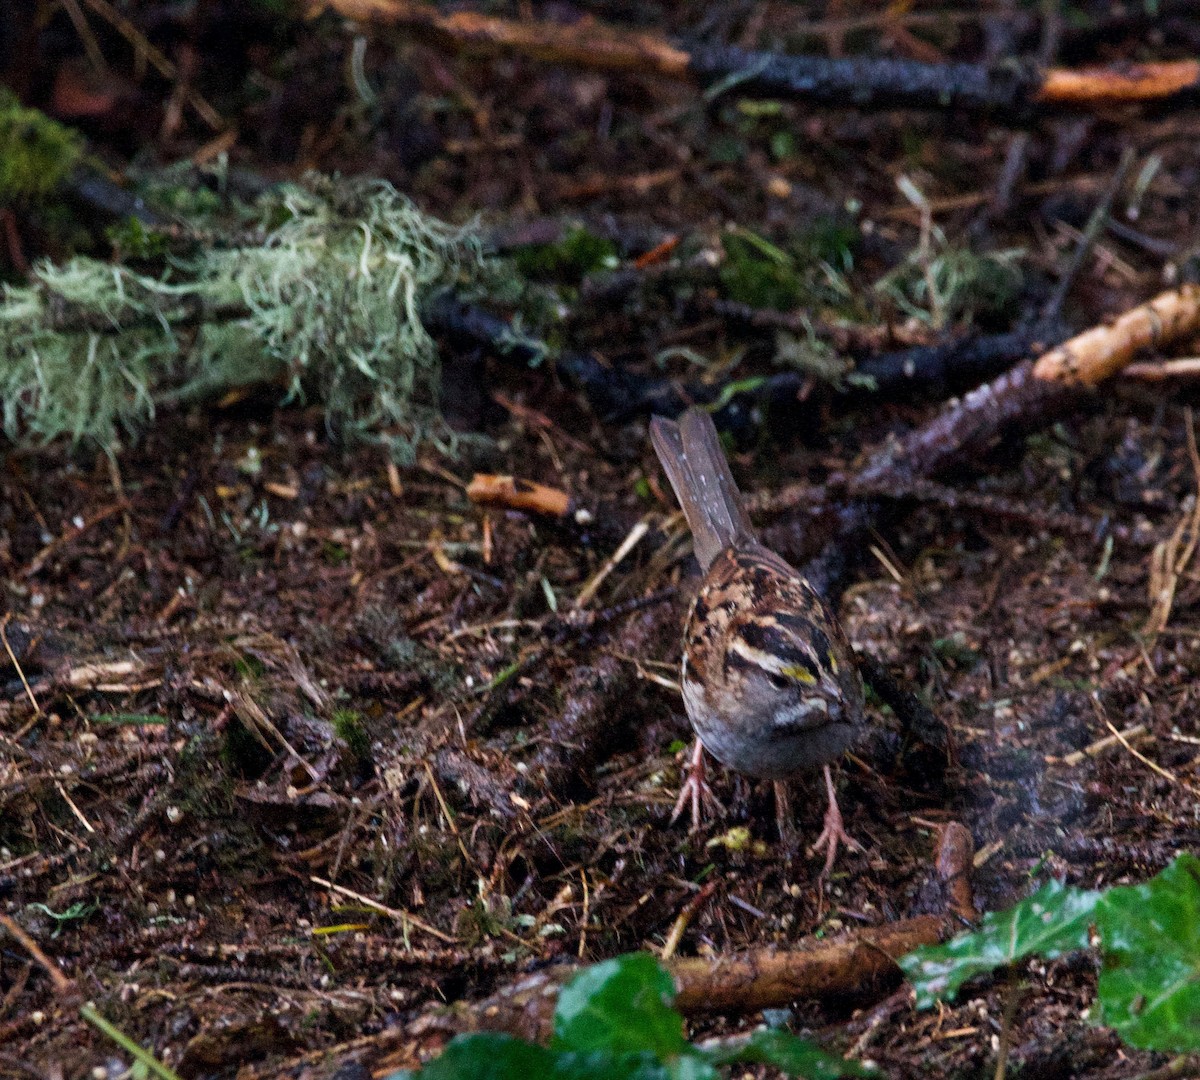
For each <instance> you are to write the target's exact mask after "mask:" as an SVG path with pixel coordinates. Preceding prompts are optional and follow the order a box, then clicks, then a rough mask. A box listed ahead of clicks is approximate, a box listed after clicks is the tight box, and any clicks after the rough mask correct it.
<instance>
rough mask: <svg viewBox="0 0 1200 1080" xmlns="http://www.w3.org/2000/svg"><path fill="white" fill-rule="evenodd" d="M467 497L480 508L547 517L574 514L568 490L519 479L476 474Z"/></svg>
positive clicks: (491, 474) (468, 488)
mask: <svg viewBox="0 0 1200 1080" xmlns="http://www.w3.org/2000/svg"><path fill="white" fill-rule="evenodd" d="M467 498H468V499H470V500H471V502H473V503H477V504H478V505H480V506H499V507H503V508H505V509H507V510H523V511H525V512H526V513H530V514H544V515H546V516H547V517H556V518H561V517H566V516H567V514H569V513H570V512H571V496H570V495H568V494H567V493H566V492H565V491H561V490H559V489H558V488H552V487H547V486H546V485H545V484H538V483H535V482H534V481H532V480H522V479H521V478H520V477H517V476H497V475H495V474H493V473H476V474H475V475H474V476H473V477H472V478H471V482H470V483H469V484H468V485H467Z"/></svg>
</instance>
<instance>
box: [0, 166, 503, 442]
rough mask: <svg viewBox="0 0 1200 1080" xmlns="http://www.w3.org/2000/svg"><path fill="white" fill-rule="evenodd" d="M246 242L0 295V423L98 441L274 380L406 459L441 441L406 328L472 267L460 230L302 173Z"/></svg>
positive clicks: (429, 357)
mask: <svg viewBox="0 0 1200 1080" xmlns="http://www.w3.org/2000/svg"><path fill="white" fill-rule="evenodd" d="M257 216H258V221H259V223H260V234H259V236H258V238H257V239H256V241H255V242H253V243H247V242H246V241H245V239H244V237H245V232H244V231H243V232H242V234H241V235H242V237H243V239H242V240H241V241H240V242H239V243H238V244H237V245H234V246H220V245H219V244H215V243H214V244H209V246H208V247H207V248H206V249H205V250H203V251H201V252H199V253H198V254H192V255H190V256H187V257H183V258H180V257H173V258H168V259H167V261H166V262H165V265H164V269H163V270H162V272H161V273H158V274H146V273H142V272H140V271H138V270H135V269H134V268H132V267H131V266H128V265H119V264H118V265H113V264H109V263H103V262H98V261H96V260H93V259H86V258H76V259H72V260H71V261H70V262H68V263H67V264H65V265H64V266H62V267H55V266H51V265H46V264H43V265H41V266H39V267H38V268H37V270H36V271H35V273H34V275H33V280H32V282H31V283H30V284H29V285H27V286H22V287H19V288H6V289H5V290H4V294H3V298H2V299H0V402H2V403H3V423H4V430H5V432H6V434H7V435H8V436H9V438H11V439H13V440H14V441H17V442H23V443H41V442H46V441H49V440H52V439H56V438H59V437H61V436H69V437H71V438H72V439H75V440H78V439H82V438H87V439H93V440H96V441H97V442H99V443H100V444H102V445H110V444H111V443H112V442H113V440H114V439H115V438H116V436H117V434H118V432H119V431H120V430H121V429H125V430H128V431H136V430H137V429H138V428H139V427H141V426H142V425H144V424H145V423H146V422H147V421H148V420H150V419H151V418H152V417H153V415H154V410H155V406H156V405H158V404H162V403H164V402H178V401H184V400H191V399H195V398H197V397H202V396H205V395H217V394H220V393H222V392H224V391H227V390H229V389H231V388H233V387H237V386H242V385H246V384H250V383H276V384H279V385H280V386H282V387H285V388H286V395H287V396H288V397H290V398H304V399H306V400H312V401H318V402H320V403H322V404H323V405H324V407H325V410H326V415H327V418H328V423H329V426H330V428H331V430H334V431H337V432H339V433H342V434H348V433H351V432H354V433H359V434H366V435H374V436H379V437H383V438H386V439H388V440H389V441H390V442H391V443H392V445H393V446H394V447H395V448H396V450H397V451H398V452H399V453H400V455H401V456H403V455H404V454H405V453H410V452H411V449H412V447H413V446H414V445H415V444H416V442H417V441H419V440H420V439H423V438H427V437H431V436H432V437H437V436H438V435H439V434H443V433H444V431H443V428H442V425H441V419H440V412H439V409H438V385H439V368H438V361H437V354H436V351H435V349H434V345H433V342H432V341H431V340H430V338H429V335H428V334H427V333H426V331H425V329H424V327H423V326H422V324H421V320H420V306H421V303H422V301H423V299H424V298H425V297H427V296H428V294H429V293H430V291H431V290H434V289H436V288H438V287H441V286H445V285H450V284H456V283H462V282H464V281H469V280H471V279H473V278H477V277H478V276H479V275H480V273H481V272H482V271H483V270H484V269H485V268H486V264H485V262H484V260H483V258H482V256H481V254H480V249H479V245H478V242H477V240H476V238H475V236H474V234H473V233H472V232H471V231H470V230H464V229H455V228H452V227H450V226H447V225H445V224H442V223H441V222H438V221H436V220H434V219H431V218H429V217H427V216H425V215H424V214H422V213H421V212H420V211H419V210H418V209H417V208H416V207H415V206H414V205H413V204H412V203H411V202H410V201H409V200H408V199H406V198H405V197H404V196H402V195H400V194H399V193H398V192H396V190H395V189H394V188H393V187H392V186H391V185H390V184H387V183H384V182H381V181H364V180H351V181H335V180H330V179H327V178H324V177H310V178H309V179H308V180H306V182H305V184H304V185H303V186H289V187H284V188H280V189H276V190H274V191H273V192H271V193H269V194H268V195H266V196H264V197H263V199H262V200H261V201H260V203H259V205H258V207H257Z"/></svg>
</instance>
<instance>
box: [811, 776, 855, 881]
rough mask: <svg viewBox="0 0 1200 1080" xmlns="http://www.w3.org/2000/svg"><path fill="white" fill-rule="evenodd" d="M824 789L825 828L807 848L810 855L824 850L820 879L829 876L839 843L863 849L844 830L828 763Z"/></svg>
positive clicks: (851, 847)
mask: <svg viewBox="0 0 1200 1080" xmlns="http://www.w3.org/2000/svg"><path fill="white" fill-rule="evenodd" d="M825 790H826V792H827V793H828V795H829V806H828V807H827V808H826V810H825V828H824V830H823V831H822V832H821V835H820V836H818V837H817V839H816V841H815V842H814V843H813V845H812V847H810V848H809V849H808V853H809V854H810V855H815V854H817V853H818V852H821V851H824V852H825V867H824V869H823V870H822V871H821V876H820V879H819V880H821V881H824V880H825V879H826V878H827V877H829V871H830V870H832V869H833V863H834V860H835V859H836V858H837V853H838V846H839V845H841V844H844V845H845V846H846V847H847V848H848V849H849V850H851V851H862V850H863V846H862V844H860V843H859V842H858V841H857V840H855V839H854V837H853V836H851V835H850V834H849V833H848V832H846V826H845V824H844V823H843V821H842V811H841V809H840V808H839V807H838V802H837V792H836V791H835V790H834V786H833V773H832V772H831V771H830V768H829V766H828V765H826V766H825Z"/></svg>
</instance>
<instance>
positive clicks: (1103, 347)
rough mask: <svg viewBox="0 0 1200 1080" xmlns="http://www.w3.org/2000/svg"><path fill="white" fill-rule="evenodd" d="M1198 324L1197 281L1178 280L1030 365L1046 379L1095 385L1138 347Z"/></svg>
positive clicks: (1173, 336) (1180, 334)
mask: <svg viewBox="0 0 1200 1080" xmlns="http://www.w3.org/2000/svg"><path fill="white" fill-rule="evenodd" d="M1198 329H1200V285H1181V286H1180V287H1179V288H1178V289H1171V290H1169V291H1167V292H1164V293H1159V295H1158V296H1156V297H1154V299H1153V300H1149V301H1147V302H1146V303H1144V304H1139V305H1138V306H1137V307H1135V308H1131V309H1130V310H1129V311H1127V312H1125V313H1124V314H1123V315H1118V316H1117V317H1116V318H1115V319H1114V320H1113V321H1112V322H1111V323H1105V324H1103V325H1100V326H1095V327H1093V328H1092V329H1091V330H1085V331H1084V332H1083V333H1082V334H1079V335H1077V336H1076V337H1073V338H1071V340H1070V341H1067V342H1065V343H1064V344H1062V345H1060V346H1059V347H1058V348H1057V349H1051V350H1050V351H1049V352H1048V353H1046V354H1045V355H1044V356H1043V357H1042V358H1041V359H1040V360H1038V361H1037V363H1036V364H1034V365H1033V375H1034V377H1035V378H1037V379H1041V380H1043V381H1045V382H1057V383H1066V384H1070V385H1076V386H1084V387H1090V386H1099V385H1100V383H1102V382H1104V381H1105V380H1107V379H1111V378H1112V377H1113V376H1114V375H1116V374H1117V373H1118V372H1119V371H1121V369H1122V368H1124V367H1127V366H1128V365H1129V363H1130V362H1131V361H1132V360H1133V358H1134V356H1135V355H1136V354H1137V353H1138V352H1140V351H1142V350H1143V349H1150V348H1155V347H1158V346H1161V345H1165V344H1167V343H1168V342H1171V341H1178V340H1179V339H1180V338H1181V337H1185V336H1186V335H1188V334H1191V333H1195V332H1196V330H1198Z"/></svg>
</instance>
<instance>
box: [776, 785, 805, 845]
mask: <svg viewBox="0 0 1200 1080" xmlns="http://www.w3.org/2000/svg"><path fill="white" fill-rule="evenodd" d="M775 826H776V828H778V829H779V842H780V843H781V844H782V845H783V846H784V848H785V849H786V850H787V851H788V853H789V858H790V857H792V856H794V855H798V854H799V853H800V834H799V833H798V832H797V831H796V818H795V815H794V814H793V813H792V797H791V793H790V791H789V790H788V785H787V781H786V780H776V781H775Z"/></svg>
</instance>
